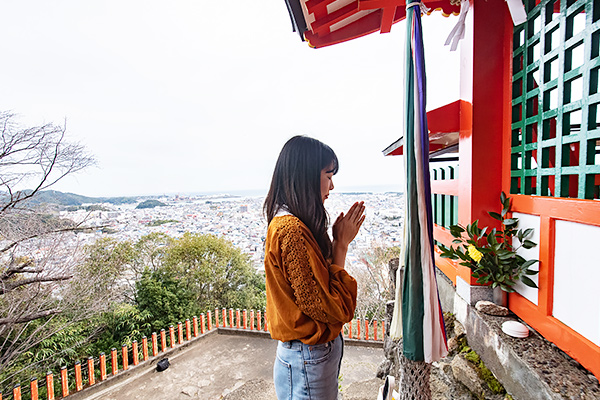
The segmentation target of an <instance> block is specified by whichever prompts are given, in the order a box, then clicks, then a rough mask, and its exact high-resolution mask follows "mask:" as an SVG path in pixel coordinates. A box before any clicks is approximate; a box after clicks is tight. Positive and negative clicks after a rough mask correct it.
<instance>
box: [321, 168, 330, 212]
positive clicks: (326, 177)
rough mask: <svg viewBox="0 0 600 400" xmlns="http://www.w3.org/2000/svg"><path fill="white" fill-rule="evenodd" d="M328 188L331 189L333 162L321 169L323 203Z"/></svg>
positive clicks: (327, 195) (327, 193)
mask: <svg viewBox="0 0 600 400" xmlns="http://www.w3.org/2000/svg"><path fill="white" fill-rule="evenodd" d="M330 190H333V164H331V165H329V166H328V167H326V168H323V169H322V170H321V199H323V203H325V200H326V199H327V197H329V191H330Z"/></svg>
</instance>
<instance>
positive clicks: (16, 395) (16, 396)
mask: <svg viewBox="0 0 600 400" xmlns="http://www.w3.org/2000/svg"><path fill="white" fill-rule="evenodd" d="M13 400H21V385H19V384H18V383H17V384H16V385H15V386H14V387H13Z"/></svg>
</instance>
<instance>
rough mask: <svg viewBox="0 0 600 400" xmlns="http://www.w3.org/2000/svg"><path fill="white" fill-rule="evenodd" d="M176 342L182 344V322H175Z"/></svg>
mask: <svg viewBox="0 0 600 400" xmlns="http://www.w3.org/2000/svg"><path fill="white" fill-rule="evenodd" d="M177 344H183V324H182V323H181V322H178V323H177Z"/></svg>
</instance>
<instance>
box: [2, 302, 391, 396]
mask: <svg viewBox="0 0 600 400" xmlns="http://www.w3.org/2000/svg"><path fill="white" fill-rule="evenodd" d="M234 316H235V318H234ZM215 329H225V330H229V329H236V330H237V329H240V330H248V331H262V332H268V324H267V317H266V312H265V311H262V312H261V311H255V310H249V312H248V310H240V309H237V310H235V313H234V310H233V309H232V308H230V309H229V310H227V309H226V308H223V309H218V308H217V309H215V312H214V315H213V314H212V312H211V311H207V312H206V314H201V315H200V317H199V318H198V317H196V316H194V317H193V318H192V320H191V321H190V320H189V319H186V320H185V323H181V322H178V323H177V326H174V325H171V326H169V328H168V332H167V331H166V330H165V329H161V331H160V333H159V335H160V346H159V335H158V334H157V333H156V332H152V336H151V339H150V340H148V338H147V337H146V336H144V337H142V343H141V346H139V345H138V342H137V340H134V341H133V342H132V344H131V348H129V346H127V345H123V346H122V347H121V352H120V355H119V352H117V349H116V348H112V349H111V351H110V360H107V356H106V354H105V353H100V356H99V357H98V358H97V359H94V357H89V358H88V359H87V360H86V363H85V364H84V365H83V366H82V364H81V362H79V361H78V362H76V363H75V365H74V366H73V369H72V371H69V370H68V369H67V367H66V366H63V367H62V368H61V370H60V389H59V392H60V395H61V396H62V397H67V396H69V394H70V392H69V388H71V389H72V390H74V392H75V393H76V392H79V391H81V390H83V389H84V388H85V387H89V386H93V385H95V384H97V383H99V382H102V381H105V380H106V379H108V378H109V377H108V374H107V369H106V367H107V365H106V364H107V362H110V373H111V375H112V376H115V375H117V374H118V373H119V366H120V370H121V371H126V370H128V369H129V368H130V366H129V361H130V359H131V362H132V365H133V366H136V365H138V364H139V363H140V362H142V361H147V360H149V359H150V358H151V357H152V358H154V357H158V356H159V355H160V353H164V352H166V351H167V350H170V349H173V348H175V347H176V346H180V345H182V344H184V342H185V341H190V340H192V338H197V337H199V336H200V335H204V334H206V333H208V332H210V331H213V330H215ZM342 334H343V336H344V337H346V338H348V339H353V340H365V341H380V342H381V341H382V340H383V336H384V334H385V322H384V321H381V323H379V322H378V321H377V320H376V319H374V320H372V321H370V320H368V319H360V318H358V319H354V320H352V321H351V322H349V323H347V324H345V325H344V328H343V330H342ZM167 337H168V341H169V348H167ZM149 350H150V351H151V352H152V354H151V355H150V354H149ZM119 361H120V364H119ZM96 365H97V366H98V369H99V376H98V377H99V381H96V376H95V366H96ZM69 375H71V376H74V379H75V385H74V386H69ZM40 387H42V388H45V389H46V393H47V394H46V400H54V399H55V388H54V376H53V374H52V373H48V374H47V375H46V377H45V379H43V380H38V379H37V378H32V379H31V381H30V384H29V394H30V397H29V398H30V399H31V400H39V399H41V397H40V396H39V394H38V393H39V388H40ZM22 396H23V393H22V389H21V385H15V386H14V387H13V390H12V399H13V400H21V399H22ZM2 399H3V397H2V392H0V400H2ZM5 399H6V398H5Z"/></svg>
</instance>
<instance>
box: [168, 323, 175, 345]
mask: <svg viewBox="0 0 600 400" xmlns="http://www.w3.org/2000/svg"><path fill="white" fill-rule="evenodd" d="M169 341H170V342H171V348H173V347H175V327H174V326H173V325H169Z"/></svg>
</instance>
